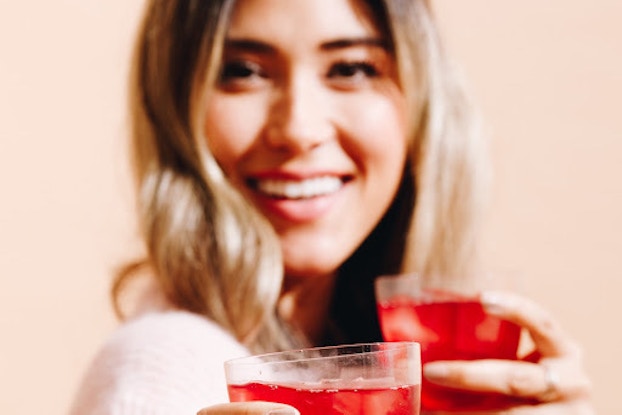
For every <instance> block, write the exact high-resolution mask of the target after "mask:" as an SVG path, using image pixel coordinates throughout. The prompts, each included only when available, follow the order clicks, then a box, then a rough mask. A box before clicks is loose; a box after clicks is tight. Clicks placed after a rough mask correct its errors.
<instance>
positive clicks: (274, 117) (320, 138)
mask: <svg viewBox="0 0 622 415" xmlns="http://www.w3.org/2000/svg"><path fill="white" fill-rule="evenodd" d="M333 131H334V129H333V126H332V123H331V120H330V117H329V102H328V93H327V91H324V90H323V88H322V85H321V84H320V83H319V82H318V81H316V80H314V79H312V77H303V76H299V77H297V78H292V79H291V80H290V81H289V82H287V84H286V85H284V86H283V87H282V88H279V89H278V90H276V91H275V97H274V100H273V104H272V106H271V109H270V115H269V120H268V125H267V131H266V141H267V143H268V145H269V146H271V147H272V148H275V149H279V150H281V151H287V152H290V153H304V152H307V151H310V150H313V149H315V148H317V147H319V146H321V145H322V144H324V143H326V142H328V141H330V140H331V139H332V137H333Z"/></svg>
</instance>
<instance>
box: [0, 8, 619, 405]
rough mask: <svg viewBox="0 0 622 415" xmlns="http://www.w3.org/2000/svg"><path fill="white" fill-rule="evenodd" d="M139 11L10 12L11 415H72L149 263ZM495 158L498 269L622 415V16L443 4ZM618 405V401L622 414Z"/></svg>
mask: <svg viewBox="0 0 622 415" xmlns="http://www.w3.org/2000/svg"><path fill="white" fill-rule="evenodd" d="M141 5H142V1H139V0H57V1H54V2H51V1H48V0H34V1H29V2H17V1H13V0H0V191H1V199H0V333H1V336H2V337H1V338H0V339H1V340H0V413H7V414H31V413H45V414H62V413H65V411H66V409H67V406H68V403H69V401H70V398H71V395H72V393H73V391H74V389H75V387H76V383H77V382H78V379H79V376H80V373H81V371H82V370H83V369H84V366H85V365H86V364H87V362H88V360H89V359H90V357H91V356H92V354H93V353H94V351H95V349H96V347H97V346H98V345H99V344H100V343H101V342H102V341H103V339H104V338H105V337H106V335H107V333H108V332H109V331H110V330H111V329H112V328H113V327H114V324H115V321H114V318H113V316H112V312H111V310H110V307H109V302H108V296H107V289H108V283H109V279H110V275H111V270H112V269H113V267H114V266H115V264H116V263H117V262H118V261H120V260H121V259H123V258H124V257H125V256H126V255H129V254H130V253H131V252H132V247H133V236H134V230H133V218H132V213H131V200H132V196H131V189H130V185H129V180H128V178H129V175H128V168H127V160H126V155H125V144H124V134H125V119H124V111H125V106H124V88H125V75H126V70H127V56H128V53H129V46H130V39H131V38H132V34H133V31H134V27H135V24H136V20H137V17H138V12H139V9H140V7H141ZM437 6H438V15H439V19H440V21H441V24H442V26H443V29H444V31H445V34H446V37H447V40H448V47H449V49H451V51H452V52H453V53H454V55H455V56H456V58H457V60H458V61H459V62H460V63H461V64H462V66H463V68H464V71H465V73H466V75H467V77H468V78H469V79H470V85H471V88H472V90H473V93H474V95H475V96H476V98H477V100H478V102H479V104H480V106H481V108H482V111H483V113H484V115H485V118H486V120H487V121H488V124H489V126H490V130H491V133H492V137H493V141H492V145H493V155H494V161H495V167H496V171H497V174H496V181H495V187H494V198H493V209H492V210H491V215H490V220H489V226H488V228H487V252H488V254H489V262H490V264H491V266H494V267H499V268H503V269H513V270H517V271H520V272H522V273H523V274H524V275H525V280H526V281H525V290H526V291H527V292H528V293H529V294H530V295H531V296H533V297H534V298H535V299H537V300H538V301H540V302H541V303H543V304H545V305H546V306H547V307H548V308H550V309H551V310H552V311H553V312H554V313H555V314H557V315H558V316H559V318H560V319H561V321H562V323H563V324H564V325H565V326H566V328H567V329H568V331H570V332H571V333H572V334H573V336H574V337H576V338H577V339H578V340H579V341H580V342H581V343H582V344H583V345H584V348H585V350H586V365H587V369H588V371H589V372H590V374H591V375H592V377H593V379H594V383H595V399H596V404H597V408H598V410H599V413H601V414H617V413H620V410H622V404H621V403H620V399H619V397H616V395H615V393H616V392H617V389H618V388H617V385H619V383H620V381H619V379H617V378H614V375H617V374H619V373H620V372H622V362H620V355H619V351H620V350H622V334H621V330H619V326H620V324H619V322H617V321H616V320H614V318H616V317H619V316H620V312H621V311H622V306H621V301H620V297H619V293H620V291H621V290H622V281H620V276H621V273H620V270H621V269H622V264H621V259H620V258H621V257H622V255H620V254H621V253H622V252H621V251H622V250H621V243H620V234H621V232H622V216H621V214H620V212H621V211H622V184H621V183H622V180H620V179H621V174H622V121H621V120H622V117H620V99H621V98H620V97H622V41H621V39H622V25H620V24H619V22H620V19H621V18H622V2H620V1H619V0H594V1H591V2H585V1H579V0H549V1H541V0H524V1H520V2H518V1H503V0H494V1H493V0H487V1H486V0H470V1H452V0H438V1H437ZM616 398H617V399H616Z"/></svg>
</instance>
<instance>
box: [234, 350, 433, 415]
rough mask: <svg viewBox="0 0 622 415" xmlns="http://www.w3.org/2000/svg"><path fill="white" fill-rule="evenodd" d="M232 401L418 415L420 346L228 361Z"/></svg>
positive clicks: (332, 412)
mask: <svg viewBox="0 0 622 415" xmlns="http://www.w3.org/2000/svg"><path fill="white" fill-rule="evenodd" d="M225 373H226V379H227V387H228V391H229V398H230V401H231V402H239V401H254V400H262V401H271V402H279V403H285V404H289V405H292V406H294V407H296V408H297V409H298V410H299V411H300V413H301V415H317V414H321V415H337V414H339V415H342V414H359V415H389V414H390V415H418V414H419V398H420V386H421V362H420V348H419V344H417V343H415V342H395V343H382V342H380V343H365V344H352V345H341V346H332V347H315V348H308V349H300V350H290V351H284V352H277V353H269V354H264V355H256V356H250V357H243V358H238V359H233V360H229V361H227V362H225Z"/></svg>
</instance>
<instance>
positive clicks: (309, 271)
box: [285, 261, 341, 278]
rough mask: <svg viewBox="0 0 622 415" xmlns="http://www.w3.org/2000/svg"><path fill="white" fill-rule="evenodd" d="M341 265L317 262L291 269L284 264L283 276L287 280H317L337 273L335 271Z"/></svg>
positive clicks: (298, 265)
mask: <svg viewBox="0 0 622 415" xmlns="http://www.w3.org/2000/svg"><path fill="white" fill-rule="evenodd" d="M340 265H341V263H333V264H318V263H317V261H313V263H310V264H305V265H303V266H301V265H300V264H297V266H295V267H292V266H289V265H288V264H287V263H286V264H285V276H286V277H287V278H319V277H327V276H332V275H335V274H336V273H337V269H338V268H339V266H340Z"/></svg>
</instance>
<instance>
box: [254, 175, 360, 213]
mask: <svg viewBox="0 0 622 415" xmlns="http://www.w3.org/2000/svg"><path fill="white" fill-rule="evenodd" d="M324 178H327V179H328V180H327V181H328V182H330V181H331V180H330V179H338V180H339V181H340V182H341V185H340V186H339V187H337V188H334V189H332V188H331V189H329V190H327V192H326V193H321V194H318V195H311V196H307V195H304V196H301V197H288V196H286V195H284V194H283V195H275V194H268V193H266V192H264V191H261V190H260V189H259V187H260V186H259V185H258V183H259V182H261V181H268V180H271V181H277V182H278V181H283V182H300V183H301V185H302V182H310V181H314V180H316V179H319V180H322V179H324ZM352 178H353V176H352V175H350V174H344V173H337V172H334V171H332V172H331V171H313V172H290V171H283V170H278V171H263V172H259V173H254V174H252V175H249V176H247V179H246V184H247V188H248V189H249V190H250V191H251V194H252V197H253V199H254V200H255V202H256V204H257V206H258V207H259V208H260V209H261V210H262V211H263V212H264V214H266V215H267V217H268V218H272V219H276V220H277V221H285V222H288V223H305V222H312V221H317V220H320V219H321V218H322V217H324V216H326V215H328V214H329V213H330V211H331V210H332V208H333V206H335V204H337V203H338V201H339V200H340V199H341V198H342V195H343V193H344V190H345V189H346V188H347V186H348V184H349V182H350V181H351V180H352ZM316 182H317V180H316ZM332 183H333V186H334V182H332Z"/></svg>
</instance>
